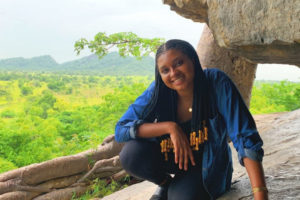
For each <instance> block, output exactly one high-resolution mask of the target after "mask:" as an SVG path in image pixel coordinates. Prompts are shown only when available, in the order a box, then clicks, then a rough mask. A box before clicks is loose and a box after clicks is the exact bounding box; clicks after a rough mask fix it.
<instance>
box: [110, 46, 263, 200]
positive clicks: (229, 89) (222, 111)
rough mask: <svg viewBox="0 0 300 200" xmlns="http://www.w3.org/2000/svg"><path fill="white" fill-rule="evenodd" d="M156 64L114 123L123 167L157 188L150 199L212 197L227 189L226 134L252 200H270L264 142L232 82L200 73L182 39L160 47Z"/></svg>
mask: <svg viewBox="0 0 300 200" xmlns="http://www.w3.org/2000/svg"><path fill="white" fill-rule="evenodd" d="M155 62H156V67H155V83H152V84H151V85H150V86H149V88H148V89H147V90H146V91H145V92H144V93H143V94H142V95H141V96H140V97H138V98H137V99H136V101H135V102H134V103H133V104H132V105H131V106H130V107H129V108H128V110H127V112H126V113H125V114H124V115H123V117H122V118H121V119H120V120H119V122H118V123H117V125H116V130H115V139H116V140H117V141H118V142H126V144H125V146H124V147H123V149H122V151H121V153H120V160H121V163H122V165H123V167H124V169H125V170H127V171H128V172H129V173H130V174H132V175H134V176H137V177H140V178H143V179H145V180H149V181H151V182H153V183H156V184H157V185H159V187H158V189H157V190H156V192H155V194H154V195H153V196H152V197H151V200H167V199H169V200H177V199H178V200H179V199H180V200H198V199H216V198H217V197H219V196H221V195H222V194H223V193H225V192H226V191H228V190H229V189H230V185H231V178H232V171H233V170H232V160H231V151H230V148H229V146H228V143H227V137H228V136H229V137H230V139H231V141H232V142H233V144H234V147H235V148H236V150H237V151H238V155H239V161H240V163H241V164H242V165H243V166H245V167H246V169H247V172H248V175H249V177H250V181H251V185H252V189H253V194H254V197H255V200H259V199H267V198H268V195H267V188H266V185H265V180H264V173H263V168H262V165H261V160H262V156H263V149H262V148H261V147H262V144H263V143H262V140H261V138H260V137H259V135H258V132H257V130H256V126H255V122H254V120H253V118H252V116H251V114H250V113H249V111H248V109H247V107H246V105H245V104H244V102H243V100H242V98H241V96H240V94H239V92H238V90H237V89H236V87H235V86H234V84H233V83H232V82H231V80H230V79H229V78H228V77H227V76H226V75H225V74H224V73H223V72H221V71H219V70H216V69H206V70H202V68H201V65H200V62H199V59H198V56H197V53H196V51H195V50H194V48H193V47H192V46H191V45H190V44H189V43H187V42H185V41H182V40H169V41H167V42H166V43H165V44H163V45H161V46H160V47H159V48H158V50H157V53H156V58H155ZM171 174H174V176H171Z"/></svg>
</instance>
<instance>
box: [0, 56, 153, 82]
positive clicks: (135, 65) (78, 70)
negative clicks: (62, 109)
mask: <svg viewBox="0 0 300 200" xmlns="http://www.w3.org/2000/svg"><path fill="white" fill-rule="evenodd" d="M0 70H2V71H21V72H56V73H65V74H87V75H113V76H120V75H122V76H124V75H153V74H154V59H153V58H152V57H150V56H148V57H144V58H142V59H141V60H137V59H136V58H134V57H126V58H123V57H121V56H120V55H119V54H118V53H117V52H112V53H109V54H108V55H106V56H105V57H103V58H102V59H99V58H98V57H97V56H96V55H94V54H92V55H90V56H86V57H83V58H80V59H77V60H73V61H69V62H65V63H62V64H59V63H57V62H56V61H55V60H54V59H53V58H52V57H51V56H49V55H45V56H39V57H33V58H30V59H25V58H22V57H17V58H9V59H3V60H0Z"/></svg>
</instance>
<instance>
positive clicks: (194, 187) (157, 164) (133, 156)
mask: <svg viewBox="0 0 300 200" xmlns="http://www.w3.org/2000/svg"><path fill="white" fill-rule="evenodd" d="M194 158H195V161H196V166H192V165H191V163H190V162H189V167H188V170H187V171H184V170H180V169H179V167H178V164H175V162H174V156H173V154H172V153H170V154H169V159H168V161H165V160H164V157H163V154H162V153H161V152H160V145H159V143H157V142H152V141H148V140H144V139H136V140H130V141H128V142H126V144H125V146H124V147H123V149H122V151H121V153H120V160H121V163H122V166H123V168H124V169H125V170H126V171H127V172H128V173H129V174H131V175H133V176H135V177H138V178H142V179H144V180H148V181H151V182H153V183H155V184H160V183H162V182H163V181H164V180H165V178H166V177H167V176H169V175H170V174H175V176H174V178H173V179H172V181H171V183H170V185H169V188H168V200H207V199H210V197H209V195H208V194H207V192H206V191H205V189H204V187H203V180H202V172H201V171H202V170H201V169H202V168H201V165H202V161H201V160H202V159H201V158H200V156H199V155H198V156H197V155H195V154H194Z"/></svg>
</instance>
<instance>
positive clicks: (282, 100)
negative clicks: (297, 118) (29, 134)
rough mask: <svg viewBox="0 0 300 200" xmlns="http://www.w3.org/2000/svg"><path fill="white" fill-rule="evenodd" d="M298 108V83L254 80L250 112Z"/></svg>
mask: <svg viewBox="0 0 300 200" xmlns="http://www.w3.org/2000/svg"><path fill="white" fill-rule="evenodd" d="M298 108H300V83H299V82H297V83H293V82H288V81H281V82H263V81H256V82H255V85H254V87H253V90H252V98H251V103H250V111H251V113H252V114H262V113H274V112H284V111H291V110H296V109H298Z"/></svg>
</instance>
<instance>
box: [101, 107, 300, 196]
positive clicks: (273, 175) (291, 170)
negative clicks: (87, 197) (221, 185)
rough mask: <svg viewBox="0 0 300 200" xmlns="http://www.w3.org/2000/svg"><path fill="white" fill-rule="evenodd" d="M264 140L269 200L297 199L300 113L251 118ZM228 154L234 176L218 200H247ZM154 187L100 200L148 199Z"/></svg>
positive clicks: (244, 182)
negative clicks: (253, 119)
mask: <svg viewBox="0 0 300 200" xmlns="http://www.w3.org/2000/svg"><path fill="white" fill-rule="evenodd" d="M254 118H255V121H256V124H257V127H258V130H259V132H260V135H261V137H262V139H263V141H264V151H265V156H264V160H263V165H264V169H265V176H266V182H267V186H268V189H269V199H272V200H282V199H300V148H299V145H300V134H299V133H300V110H296V111H293V112H289V113H278V114H266V115H256V116H254ZM231 148H232V153H233V159H234V160H233V161H234V173H233V182H232V187H231V191H230V192H228V193H226V194H224V195H223V196H222V197H220V198H219V199H218V200H236V199H243V200H244V199H245V200H251V199H253V196H252V194H251V186H250V182H249V179H248V176H247V175H246V170H245V168H243V167H242V166H240V165H239V163H238V160H237V155H236V151H235V150H234V149H233V147H232V144H231ZM155 189H156V186H155V185H154V184H152V183H150V182H147V181H144V182H142V183H138V184H135V185H133V186H130V187H128V188H125V189H123V190H121V191H118V192H116V193H114V194H112V195H109V196H106V197H104V198H103V199H102V200H141V199H149V198H150V197H151V195H152V194H153V193H154V191H155Z"/></svg>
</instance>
